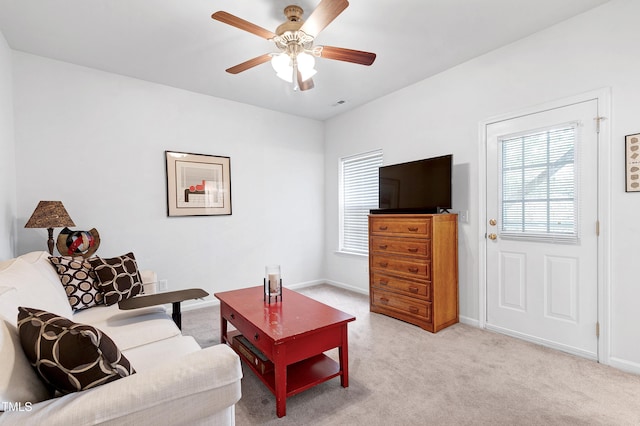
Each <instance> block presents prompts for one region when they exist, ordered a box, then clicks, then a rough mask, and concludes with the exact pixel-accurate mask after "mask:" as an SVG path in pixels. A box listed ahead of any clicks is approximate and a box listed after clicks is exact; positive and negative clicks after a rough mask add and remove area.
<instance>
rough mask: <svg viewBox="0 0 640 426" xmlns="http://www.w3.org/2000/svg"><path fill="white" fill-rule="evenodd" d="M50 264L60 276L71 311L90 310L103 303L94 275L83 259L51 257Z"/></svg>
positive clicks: (87, 262)
mask: <svg viewBox="0 0 640 426" xmlns="http://www.w3.org/2000/svg"><path fill="white" fill-rule="evenodd" d="M49 260H50V261H51V264H52V265H53V266H54V268H55V269H56V271H57V272H58V276H60V282H61V283H62V285H63V286H64V289H65V291H66V293H67V298H68V299H69V304H70V305H71V308H72V309H73V310H76V311H78V310H81V309H86V308H90V307H92V306H95V305H99V304H101V303H104V295H103V294H102V291H101V290H100V286H99V281H98V280H97V279H96V273H95V271H94V270H93V268H92V267H91V264H90V263H89V261H88V260H87V259H85V258H83V257H72V256H51V257H49Z"/></svg>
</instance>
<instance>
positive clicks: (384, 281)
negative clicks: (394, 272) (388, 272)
mask: <svg viewBox="0 0 640 426" xmlns="http://www.w3.org/2000/svg"><path fill="white" fill-rule="evenodd" d="M378 282H379V283H380V284H381V285H387V284H389V281H387V280H380V281H378Z"/></svg>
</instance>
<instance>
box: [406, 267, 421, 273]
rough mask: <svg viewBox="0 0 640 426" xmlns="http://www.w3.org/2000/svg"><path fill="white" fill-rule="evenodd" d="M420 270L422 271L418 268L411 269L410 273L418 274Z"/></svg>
mask: <svg viewBox="0 0 640 426" xmlns="http://www.w3.org/2000/svg"><path fill="white" fill-rule="evenodd" d="M419 270H420V269H418V268H409V272H411V273H413V274H415V273H417V272H418V271H419Z"/></svg>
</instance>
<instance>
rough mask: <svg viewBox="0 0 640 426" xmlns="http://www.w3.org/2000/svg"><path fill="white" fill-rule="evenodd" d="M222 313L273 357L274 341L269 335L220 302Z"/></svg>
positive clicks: (251, 340)
mask: <svg viewBox="0 0 640 426" xmlns="http://www.w3.org/2000/svg"><path fill="white" fill-rule="evenodd" d="M220 315H221V316H222V318H224V319H226V320H227V321H228V322H229V323H231V325H233V327H234V328H235V329H236V330H238V331H239V332H240V333H241V334H242V335H243V336H244V337H246V338H247V339H248V340H249V342H251V343H252V344H253V345H254V346H255V347H257V348H258V349H260V351H261V352H262V353H263V354H265V355H266V356H267V357H268V358H269V359H273V354H272V353H271V350H272V348H273V342H271V339H270V337H269V336H267V335H266V334H264V333H263V332H262V331H260V330H259V329H258V328H257V327H256V326H254V325H253V324H251V323H250V322H249V321H247V320H246V319H245V318H244V317H243V316H241V315H239V314H238V313H237V312H235V311H234V310H233V309H231V308H230V307H229V306H227V305H225V304H220Z"/></svg>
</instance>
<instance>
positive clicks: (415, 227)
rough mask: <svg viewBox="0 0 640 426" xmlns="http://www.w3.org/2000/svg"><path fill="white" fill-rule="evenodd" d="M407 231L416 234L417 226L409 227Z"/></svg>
mask: <svg viewBox="0 0 640 426" xmlns="http://www.w3.org/2000/svg"><path fill="white" fill-rule="evenodd" d="M407 229H408V230H409V231H411V232H416V231H417V230H418V227H417V226H410V227H408V228H407Z"/></svg>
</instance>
